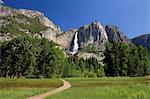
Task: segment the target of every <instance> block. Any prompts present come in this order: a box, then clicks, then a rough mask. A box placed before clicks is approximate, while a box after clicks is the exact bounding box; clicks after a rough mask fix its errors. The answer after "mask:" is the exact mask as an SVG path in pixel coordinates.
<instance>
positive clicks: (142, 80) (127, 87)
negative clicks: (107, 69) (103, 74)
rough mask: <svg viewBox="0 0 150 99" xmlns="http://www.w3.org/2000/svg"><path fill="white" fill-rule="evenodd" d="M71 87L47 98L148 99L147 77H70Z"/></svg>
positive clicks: (149, 96) (149, 89)
mask: <svg viewBox="0 0 150 99" xmlns="http://www.w3.org/2000/svg"><path fill="white" fill-rule="evenodd" d="M66 80H68V81H70V82H71V84H72V88H70V89H69V90H66V91H64V92H62V93H59V94H56V95H53V96H50V97H48V98H47V99H150V95H149V93H150V82H149V81H150V79H149V78H148V77H138V78H130V77H127V78H125V77H123V78H121V77H119V78H118V77H117V78H92V79H90V78H83V79H82V78H70V79H66Z"/></svg>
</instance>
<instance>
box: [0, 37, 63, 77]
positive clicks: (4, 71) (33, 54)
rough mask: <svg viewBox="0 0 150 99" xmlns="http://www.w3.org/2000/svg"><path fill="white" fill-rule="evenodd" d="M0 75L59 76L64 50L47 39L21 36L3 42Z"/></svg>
mask: <svg viewBox="0 0 150 99" xmlns="http://www.w3.org/2000/svg"><path fill="white" fill-rule="evenodd" d="M0 54H1V57H0V62H1V64H0V76H2V77H20V76H26V77H37V78H39V77H59V76H61V75H62V74H61V72H62V71H61V70H62V67H63V62H64V54H63V52H62V51H61V50H60V49H59V48H57V46H56V44H55V43H53V42H49V41H48V40H47V39H42V40H40V39H37V38H34V39H33V38H30V37H28V36H23V37H19V38H16V39H13V40H11V41H7V42H4V43H2V45H1V53H0Z"/></svg>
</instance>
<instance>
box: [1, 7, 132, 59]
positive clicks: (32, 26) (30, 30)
mask: <svg viewBox="0 0 150 99" xmlns="http://www.w3.org/2000/svg"><path fill="white" fill-rule="evenodd" d="M26 34H27V35H29V36H31V37H35V36H37V37H39V38H47V39H48V40H50V41H54V42H55V43H58V44H59V45H60V47H61V48H62V49H63V50H64V52H65V53H67V54H68V55H75V56H78V57H79V58H85V59H86V58H90V57H95V58H96V59H97V60H99V61H100V62H101V61H102V59H103V58H104V55H103V52H104V51H105V44H106V43H109V42H112V41H117V42H122V43H126V44H133V43H132V42H131V40H129V39H128V38H127V37H126V36H125V35H124V34H123V33H122V32H121V31H120V30H119V28H118V27H116V26H112V25H106V26H104V25H102V24H101V23H100V22H99V21H94V22H92V23H90V24H87V25H84V26H81V27H80V28H79V29H70V30H68V31H65V32H63V31H62V30H61V28H60V27H59V26H57V25H55V24H54V23H53V22H52V21H51V20H49V19H48V18H47V17H46V16H44V14H43V13H41V12H39V11H33V10H25V9H14V8H10V7H7V6H2V5H1V7H0V41H6V40H11V39H13V38H15V37H18V36H20V35H26Z"/></svg>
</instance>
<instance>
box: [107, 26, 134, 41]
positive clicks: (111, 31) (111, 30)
mask: <svg viewBox="0 0 150 99" xmlns="http://www.w3.org/2000/svg"><path fill="white" fill-rule="evenodd" d="M105 30H106V32H107V35H108V40H109V42H113V41H116V42H123V43H126V44H133V43H132V42H131V40H129V39H128V38H127V37H126V36H125V35H124V34H123V33H122V32H121V31H120V30H119V28H118V27H116V26H112V25H106V27H105Z"/></svg>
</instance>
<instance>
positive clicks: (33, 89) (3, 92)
mask: <svg viewBox="0 0 150 99" xmlns="http://www.w3.org/2000/svg"><path fill="white" fill-rule="evenodd" d="M61 85H62V82H61V81H60V80H59V79H22V78H21V79H18V78H12V79H10V78H0V99H24V98H26V97H28V96H33V95H37V94H39V93H42V92H46V91H50V90H52V89H55V88H57V87H59V86H61Z"/></svg>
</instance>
